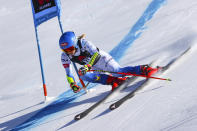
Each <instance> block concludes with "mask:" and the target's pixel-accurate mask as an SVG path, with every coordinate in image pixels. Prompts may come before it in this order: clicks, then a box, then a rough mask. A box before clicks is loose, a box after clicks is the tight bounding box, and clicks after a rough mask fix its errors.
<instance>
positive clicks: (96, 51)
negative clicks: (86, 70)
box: [82, 40, 101, 66]
mask: <svg viewBox="0 0 197 131" xmlns="http://www.w3.org/2000/svg"><path fill="white" fill-rule="evenodd" d="M82 43H84V46H85V48H86V49H87V50H88V51H89V52H90V54H91V55H92V57H91V59H90V61H89V62H88V64H89V65H90V66H93V65H95V64H96V63H97V61H98V60H99V59H100V57H101V55H100V54H99V49H98V48H97V47H96V46H95V45H93V44H92V43H91V42H89V41H85V40H83V41H82Z"/></svg>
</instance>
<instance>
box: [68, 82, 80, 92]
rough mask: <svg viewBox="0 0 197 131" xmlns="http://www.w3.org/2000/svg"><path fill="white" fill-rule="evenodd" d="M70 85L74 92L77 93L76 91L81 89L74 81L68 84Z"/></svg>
mask: <svg viewBox="0 0 197 131" xmlns="http://www.w3.org/2000/svg"><path fill="white" fill-rule="evenodd" d="M70 87H71V88H72V90H73V92H74V93H77V92H79V91H80V90H81V88H80V86H78V85H77V84H76V83H75V82H72V83H71V84H70Z"/></svg>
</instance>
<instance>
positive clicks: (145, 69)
mask: <svg viewBox="0 0 197 131" xmlns="http://www.w3.org/2000/svg"><path fill="white" fill-rule="evenodd" d="M59 46H60V48H61V49H62V51H63V52H62V55H61V61H62V64H63V66H64V68H65V71H66V76H67V80H68V82H69V84H70V87H71V88H72V90H73V92H74V93H77V92H79V91H80V89H81V88H80V86H78V85H77V84H76V82H75V78H74V76H73V73H72V68H71V61H72V62H75V63H78V64H80V65H83V66H82V67H81V68H80V69H79V74H80V78H81V79H82V80H84V81H88V82H92V83H100V84H103V85H112V91H113V89H114V88H116V87H117V86H118V85H120V84H121V83H123V82H124V81H125V80H126V78H127V77H121V75H120V74H110V75H107V74H104V73H103V74H102V73H99V72H94V73H93V72H87V71H88V70H90V69H93V70H106V71H112V72H124V73H132V74H138V75H146V76H151V75H152V74H154V73H156V72H157V70H158V69H157V68H152V67H149V66H148V65H138V66H127V67H121V66H120V65H119V64H118V63H117V62H116V61H115V60H114V59H113V58H112V56H110V55H109V54H108V53H106V52H104V51H103V50H100V49H98V48H97V47H96V46H95V45H93V44H92V43H91V42H89V41H87V40H85V39H84V38H77V37H76V35H75V33H74V32H72V31H68V32H65V33H63V34H62V36H61V37H60V39H59Z"/></svg>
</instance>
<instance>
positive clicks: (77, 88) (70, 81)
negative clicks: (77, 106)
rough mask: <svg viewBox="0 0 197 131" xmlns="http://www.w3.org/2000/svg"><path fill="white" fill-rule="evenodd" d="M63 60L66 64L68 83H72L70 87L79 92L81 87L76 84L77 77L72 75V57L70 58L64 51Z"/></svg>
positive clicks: (64, 64)
mask: <svg viewBox="0 0 197 131" xmlns="http://www.w3.org/2000/svg"><path fill="white" fill-rule="evenodd" d="M61 61H62V64H63V66H64V69H65V71H66V78H67V80H68V83H69V84H70V87H71V88H72V90H73V92H74V93H77V92H79V91H80V89H81V88H80V87H79V86H78V85H77V84H76V82H75V78H74V76H73V75H72V68H71V66H70V65H71V61H70V59H69V58H68V56H67V55H65V54H64V53H62V57H61Z"/></svg>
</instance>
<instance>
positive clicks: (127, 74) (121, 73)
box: [88, 70, 172, 81]
mask: <svg viewBox="0 0 197 131" xmlns="http://www.w3.org/2000/svg"><path fill="white" fill-rule="evenodd" d="M90 71H93V72H104V73H114V74H120V75H125V76H130V75H132V76H139V77H146V78H152V79H158V80H166V81H172V80H171V79H169V78H160V77H153V76H145V75H138V74H132V73H124V72H113V71H105V70H88V72H90Z"/></svg>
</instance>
